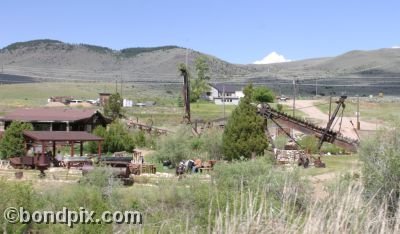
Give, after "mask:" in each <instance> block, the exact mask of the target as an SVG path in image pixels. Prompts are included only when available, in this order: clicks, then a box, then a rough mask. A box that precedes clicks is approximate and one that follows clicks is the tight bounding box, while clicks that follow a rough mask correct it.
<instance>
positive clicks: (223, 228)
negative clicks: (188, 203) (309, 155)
mask: <svg viewBox="0 0 400 234" xmlns="http://www.w3.org/2000/svg"><path fill="white" fill-rule="evenodd" d="M286 186H288V185H286ZM286 186H285V187H284V191H286V192H288V193H289V194H287V195H285V198H284V199H282V202H281V203H279V204H278V205H279V206H277V207H274V206H272V205H271V203H269V201H268V199H267V198H266V197H265V196H259V193H260V191H261V190H257V191H242V192H241V193H240V196H238V197H237V198H236V200H235V201H234V202H233V204H231V205H229V206H227V207H226V208H225V209H221V210H218V212H217V215H216V216H215V217H213V218H214V220H215V224H214V225H212V226H209V227H208V231H209V233H307V234H309V233H316V234H317V233H318V234H319V233H399V231H400V213H399V212H397V213H396V214H395V215H394V216H393V217H392V218H389V217H390V216H389V210H388V205H387V203H386V202H384V203H381V204H373V203H372V200H368V201H365V200H364V199H363V192H364V189H363V187H362V185H361V184H354V183H352V184H350V185H349V186H347V187H346V188H345V190H344V191H332V192H331V193H330V194H329V196H328V197H327V198H326V199H325V200H322V201H315V202H314V203H311V204H310V205H309V206H307V207H306V209H305V210H304V211H302V212H298V211H296V208H295V206H294V205H293V204H295V203H296V199H298V195H299V194H297V192H296V191H293V190H291V189H290V186H289V188H288V187H286ZM257 197H259V198H260V199H257Z"/></svg>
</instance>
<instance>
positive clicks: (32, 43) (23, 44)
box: [3, 39, 63, 51]
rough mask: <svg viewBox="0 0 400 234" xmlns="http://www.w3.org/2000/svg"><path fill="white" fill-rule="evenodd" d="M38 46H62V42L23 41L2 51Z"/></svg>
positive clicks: (46, 40) (47, 40) (48, 40)
mask: <svg viewBox="0 0 400 234" xmlns="http://www.w3.org/2000/svg"><path fill="white" fill-rule="evenodd" d="M40 44H63V42H62V41H57V40H50V39H40V40H32V41H25V42H16V43H13V44H10V45H8V46H6V47H4V48H3V49H4V50H9V51H12V50H16V49H19V48H23V47H35V46H38V45H40Z"/></svg>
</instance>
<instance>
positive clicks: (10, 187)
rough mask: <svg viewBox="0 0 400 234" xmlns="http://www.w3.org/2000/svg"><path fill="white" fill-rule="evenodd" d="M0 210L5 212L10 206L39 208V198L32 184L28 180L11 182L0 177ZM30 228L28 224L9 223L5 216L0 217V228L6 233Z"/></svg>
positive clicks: (29, 209) (31, 209) (23, 231)
mask: <svg viewBox="0 0 400 234" xmlns="http://www.w3.org/2000/svg"><path fill="white" fill-rule="evenodd" d="M0 188H1V192H0V211H1V213H3V211H4V210H5V209H7V208H8V207H16V208H19V207H24V209H25V210H27V211H29V212H31V213H32V212H33V211H34V210H37V209H38V208H39V206H38V202H37V200H38V198H40V197H39V196H37V195H36V194H35V193H34V191H33V187H32V185H31V184H28V183H26V182H18V183H15V182H9V181H7V180H5V179H2V178H0ZM28 228H29V225H28V224H21V223H18V222H17V223H15V224H11V223H7V222H6V221H5V220H4V218H3V217H1V218H0V230H1V232H4V233H25V232H26V231H27V230H28Z"/></svg>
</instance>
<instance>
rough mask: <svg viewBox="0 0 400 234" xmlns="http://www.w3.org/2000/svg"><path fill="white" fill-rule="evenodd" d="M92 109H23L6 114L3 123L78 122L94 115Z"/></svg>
mask: <svg viewBox="0 0 400 234" xmlns="http://www.w3.org/2000/svg"><path fill="white" fill-rule="evenodd" d="M96 112H97V110H93V109H66V108H24V109H16V110H14V111H13V112H10V113H7V114H6V115H4V117H3V118H2V119H1V120H3V121H15V120H18V121H31V122H35V121H38V122H40V121H43V122H45V121H49V122H50V121H56V122H57V121H59V122H61V121H70V122H74V121H78V120H83V119H88V118H90V117H92V116H93V115H94V114H96Z"/></svg>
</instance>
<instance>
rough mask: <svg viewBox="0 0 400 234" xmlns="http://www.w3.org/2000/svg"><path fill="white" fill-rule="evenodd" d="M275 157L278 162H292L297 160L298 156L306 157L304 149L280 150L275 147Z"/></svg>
mask: <svg viewBox="0 0 400 234" xmlns="http://www.w3.org/2000/svg"><path fill="white" fill-rule="evenodd" d="M274 153H275V158H276V161H277V162H278V163H279V164H294V163H297V162H298V161H299V159H300V158H307V155H306V153H305V152H304V150H280V149H275V150H274Z"/></svg>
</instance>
